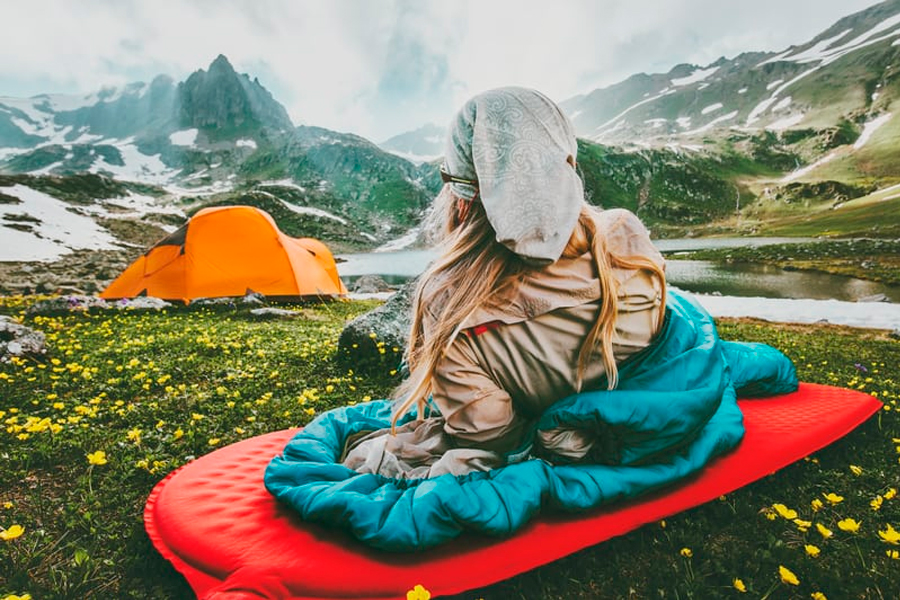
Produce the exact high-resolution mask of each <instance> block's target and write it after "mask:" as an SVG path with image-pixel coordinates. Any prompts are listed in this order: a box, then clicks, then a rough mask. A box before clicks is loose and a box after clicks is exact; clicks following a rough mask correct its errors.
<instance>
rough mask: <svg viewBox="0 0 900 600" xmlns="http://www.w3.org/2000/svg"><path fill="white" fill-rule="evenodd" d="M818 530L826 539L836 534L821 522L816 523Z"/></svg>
mask: <svg viewBox="0 0 900 600" xmlns="http://www.w3.org/2000/svg"><path fill="white" fill-rule="evenodd" d="M816 530H817V531H818V532H819V533H820V534H821V536H822V537H823V538H825V539H826V540H827V539H828V538H830V537H831V536H833V535H834V532H833V531H831V530H830V529H828V528H827V527H825V526H824V525H822V524H821V523H816Z"/></svg>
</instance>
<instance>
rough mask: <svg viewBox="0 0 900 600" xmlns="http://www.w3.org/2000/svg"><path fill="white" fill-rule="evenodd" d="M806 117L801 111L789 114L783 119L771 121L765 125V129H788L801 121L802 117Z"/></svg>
mask: <svg viewBox="0 0 900 600" xmlns="http://www.w3.org/2000/svg"><path fill="white" fill-rule="evenodd" d="M805 117H806V115H804V114H803V113H797V114H796V115H791V116H789V117H784V118H783V119H778V120H777V121H773V122H772V123H769V124H768V125H766V129H768V130H769V131H784V130H785V129H790V128H791V127H794V126H795V125H799V124H800V123H802V122H803V119H804V118H805Z"/></svg>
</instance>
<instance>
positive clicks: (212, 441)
mask: <svg viewBox="0 0 900 600" xmlns="http://www.w3.org/2000/svg"><path fill="white" fill-rule="evenodd" d="M221 441H222V440H221V439H219V438H209V441H208V442H207V444H209V445H210V446H218V445H219V442H221Z"/></svg>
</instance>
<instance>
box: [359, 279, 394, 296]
mask: <svg viewBox="0 0 900 600" xmlns="http://www.w3.org/2000/svg"><path fill="white" fill-rule="evenodd" d="M392 289H393V288H392V287H391V286H390V285H388V283H387V282H385V280H384V279H382V278H381V277H379V276H378V275H363V276H361V277H360V278H359V279H357V280H356V281H355V282H353V290H352V291H353V293H355V294H377V293H378V292H389V291H391V290H392Z"/></svg>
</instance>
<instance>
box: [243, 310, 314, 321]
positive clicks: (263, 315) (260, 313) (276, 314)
mask: <svg viewBox="0 0 900 600" xmlns="http://www.w3.org/2000/svg"><path fill="white" fill-rule="evenodd" d="M250 314H251V315H253V316H254V317H257V318H259V319H296V318H297V317H301V316H305V315H304V313H303V312H301V311H297V310H287V309H285V308H271V307H267V308H254V309H253V310H251V311H250Z"/></svg>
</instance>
